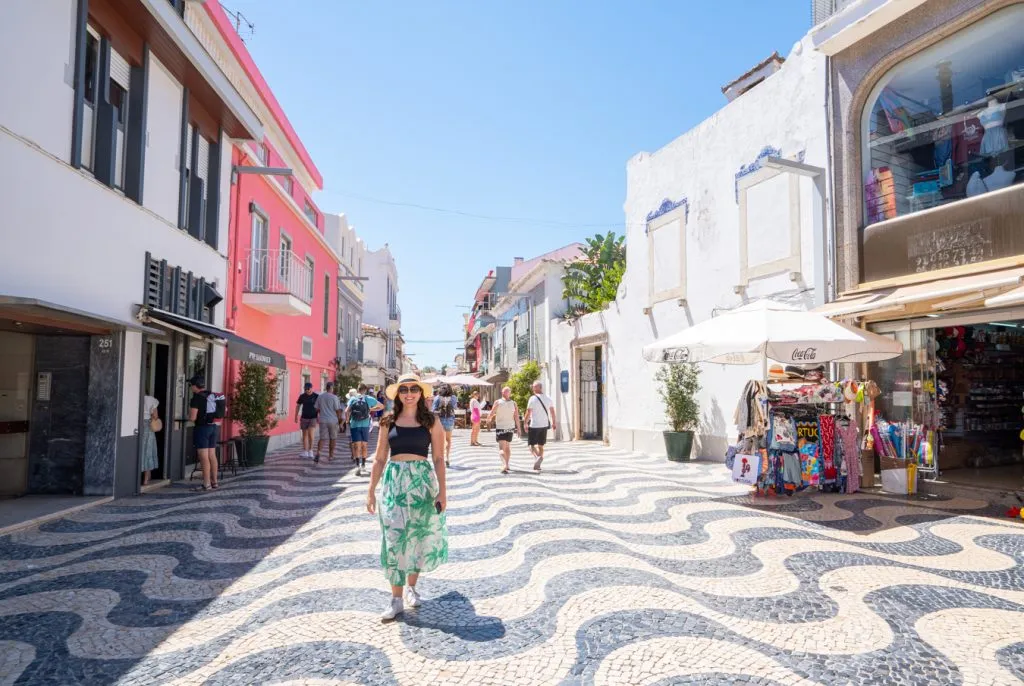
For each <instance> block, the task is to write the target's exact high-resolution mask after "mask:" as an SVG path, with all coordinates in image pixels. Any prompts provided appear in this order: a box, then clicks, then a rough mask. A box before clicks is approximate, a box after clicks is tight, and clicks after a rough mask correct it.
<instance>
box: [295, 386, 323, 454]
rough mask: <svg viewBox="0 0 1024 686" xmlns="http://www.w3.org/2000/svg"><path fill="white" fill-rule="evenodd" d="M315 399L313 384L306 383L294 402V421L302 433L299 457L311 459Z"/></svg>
mask: <svg viewBox="0 0 1024 686" xmlns="http://www.w3.org/2000/svg"><path fill="white" fill-rule="evenodd" d="M317 397H318V396H317V394H316V393H314V392H313V384H311V383H307V384H306V385H305V387H304V388H303V393H302V394H301V395H300V396H299V399H298V400H297V401H296V402H295V421H297V422H298V423H299V430H301V431H302V452H301V453H299V457H309V458H312V457H313V442H314V441H315V440H316V417H317V409H316V399H317ZM300 415H301V416H300Z"/></svg>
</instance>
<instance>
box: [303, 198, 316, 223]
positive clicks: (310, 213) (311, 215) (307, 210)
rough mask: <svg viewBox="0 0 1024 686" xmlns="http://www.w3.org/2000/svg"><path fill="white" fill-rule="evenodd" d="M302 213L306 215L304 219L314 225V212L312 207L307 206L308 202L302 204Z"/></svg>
mask: <svg viewBox="0 0 1024 686" xmlns="http://www.w3.org/2000/svg"><path fill="white" fill-rule="evenodd" d="M302 213H303V214H305V215H306V218H307V219H309V221H311V222H313V224H314V225H316V220H317V216H316V210H314V209H313V206H312V205H310V204H309V200H306V201H304V202H303V204H302Z"/></svg>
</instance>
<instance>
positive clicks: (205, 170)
mask: <svg viewBox="0 0 1024 686" xmlns="http://www.w3.org/2000/svg"><path fill="white" fill-rule="evenodd" d="M196 172H197V173H198V174H199V176H200V178H202V179H203V181H207V180H209V178H210V141H208V140H206V139H205V138H204V137H203V136H199V169H197V170H196Z"/></svg>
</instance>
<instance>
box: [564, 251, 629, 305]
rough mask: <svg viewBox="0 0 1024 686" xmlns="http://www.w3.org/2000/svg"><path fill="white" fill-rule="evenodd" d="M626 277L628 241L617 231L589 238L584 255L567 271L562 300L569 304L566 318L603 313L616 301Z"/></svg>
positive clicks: (568, 267) (567, 267)
mask: <svg viewBox="0 0 1024 686" xmlns="http://www.w3.org/2000/svg"><path fill="white" fill-rule="evenodd" d="M625 273H626V237H625V236H616V235H615V232H614V231H609V232H608V233H607V234H596V235H595V236H594V237H593V238H587V245H586V246H585V247H584V248H583V255H582V256H580V257H579V258H578V259H576V260H575V261H573V262H570V263H569V265H568V266H566V268H565V276H563V277H562V284H563V286H564V291H563V292H562V297H563V298H565V299H566V300H568V301H569V303H570V306H569V311H568V312H567V313H566V317H567V318H573V317H581V316H583V315H584V314H587V313H589V312H600V311H601V310H603V309H604V308H605V307H607V306H608V303H610V302H612V301H613V300H615V295H616V293H617V292H618V290H619V283H621V281H622V277H623V275H624V274H625Z"/></svg>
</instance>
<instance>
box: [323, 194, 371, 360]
mask: <svg viewBox="0 0 1024 686" xmlns="http://www.w3.org/2000/svg"><path fill="white" fill-rule="evenodd" d="M324 228H325V234H326V236H327V240H328V242H330V243H331V247H332V248H334V252H335V253H337V254H338V255H339V256H340V257H341V263H340V264H339V265H338V368H339V369H346V368H348V369H354V368H355V367H357V366H358V364H359V343H360V341H361V340H362V330H363V307H364V303H365V300H366V283H365V282H363V281H359V280H358V277H361V276H363V261H364V260H365V259H366V243H365V242H364V241H363V239H362V238H360V237H359V234H357V233H356V228H355V227H354V226H351V225H350V224H349V223H348V219H347V218H346V217H345V215H344V214H325V215H324Z"/></svg>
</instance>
